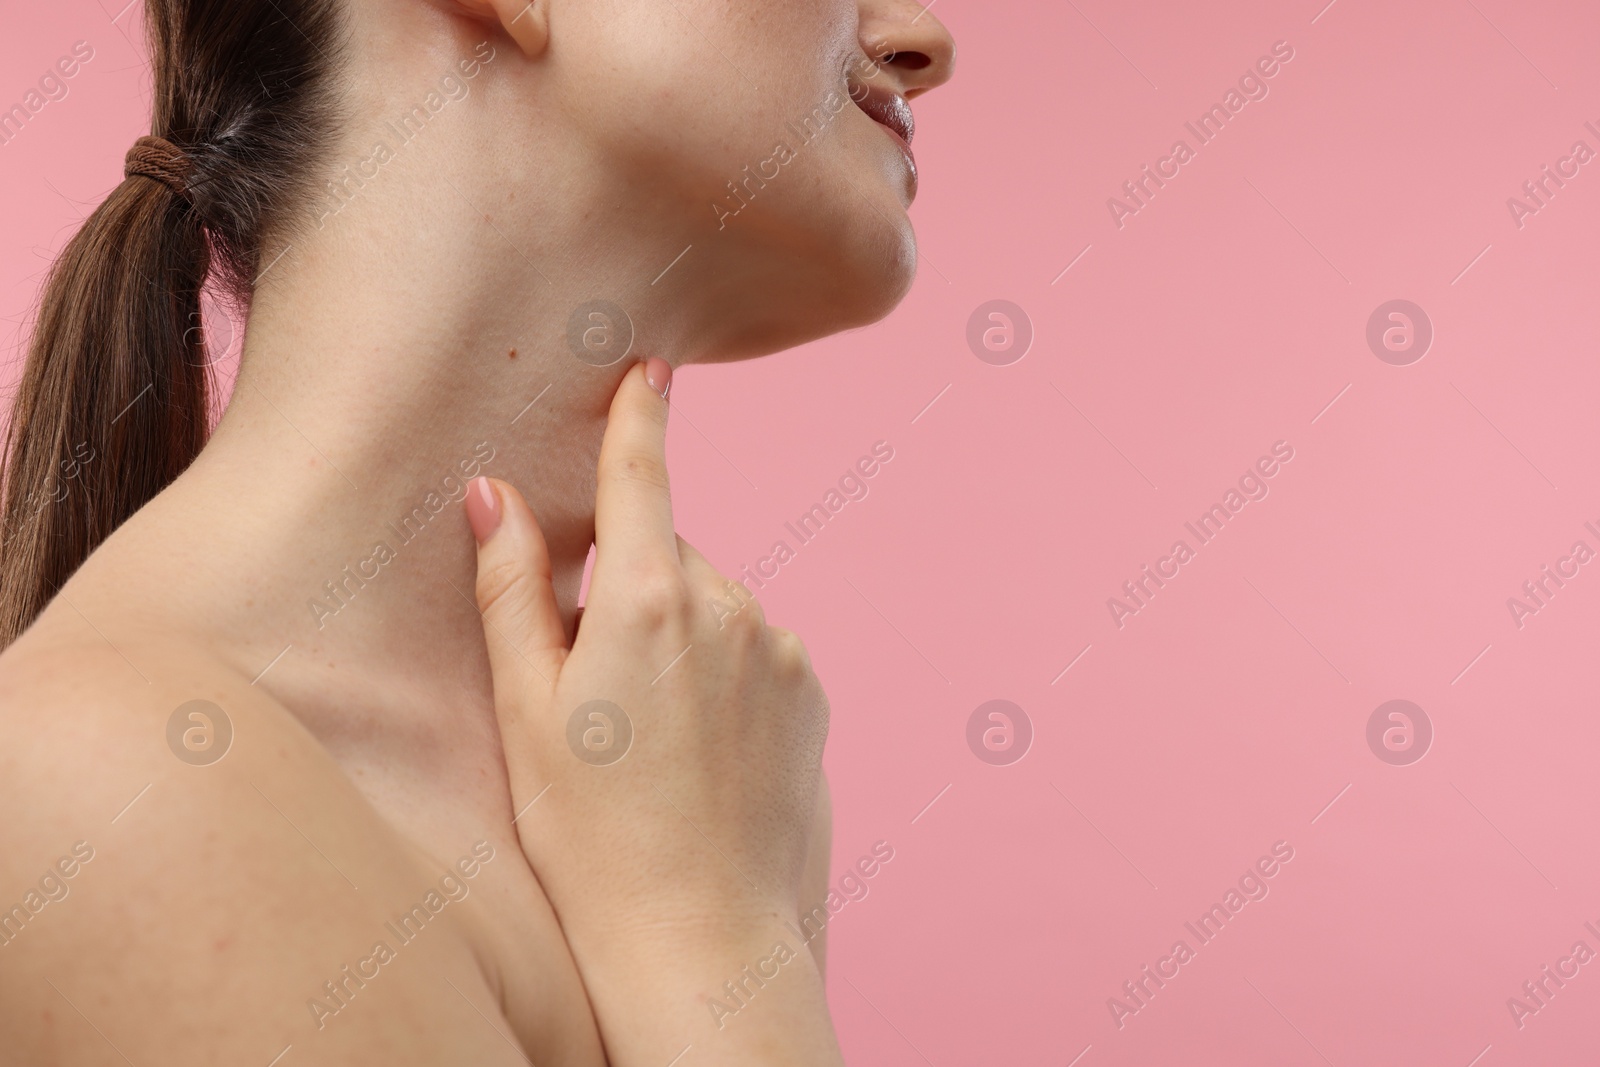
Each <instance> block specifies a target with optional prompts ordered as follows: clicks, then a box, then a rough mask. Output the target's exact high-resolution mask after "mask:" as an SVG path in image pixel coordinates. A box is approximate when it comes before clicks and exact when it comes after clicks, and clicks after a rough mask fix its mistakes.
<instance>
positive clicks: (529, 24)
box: [457, 0, 550, 59]
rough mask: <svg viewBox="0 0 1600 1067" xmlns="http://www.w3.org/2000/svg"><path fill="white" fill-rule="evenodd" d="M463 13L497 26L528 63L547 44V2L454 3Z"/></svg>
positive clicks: (492, 0)
mask: <svg viewBox="0 0 1600 1067" xmlns="http://www.w3.org/2000/svg"><path fill="white" fill-rule="evenodd" d="M457 2H458V4H459V5H460V7H462V8H464V9H466V11H467V13H468V14H470V15H473V16H476V17H477V18H480V19H482V20H483V21H484V22H487V23H491V24H493V25H498V26H499V27H500V28H501V29H503V30H505V31H506V33H508V34H509V35H510V36H511V39H512V40H513V41H515V42H516V44H517V48H518V49H520V50H521V52H522V54H523V55H525V56H527V57H528V58H530V59H532V58H533V57H535V56H537V55H539V54H540V53H542V52H543V51H544V50H545V48H546V46H548V45H549V43H550V13H549V6H550V0H457Z"/></svg>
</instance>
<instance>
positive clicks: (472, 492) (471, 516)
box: [467, 478, 500, 545]
mask: <svg viewBox="0 0 1600 1067" xmlns="http://www.w3.org/2000/svg"><path fill="white" fill-rule="evenodd" d="M467 522H468V523H470V524H471V526H472V536H473V537H476V538H477V539H478V544H480V545H481V544H483V543H484V542H485V541H487V540H489V538H490V537H491V536H493V535H494V532H495V531H496V530H498V529H499V528H500V496H499V494H498V493H496V492H495V491H494V486H492V485H490V484H489V479H487V478H474V479H472V484H471V485H470V486H468V487H467Z"/></svg>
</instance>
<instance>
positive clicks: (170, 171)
mask: <svg viewBox="0 0 1600 1067" xmlns="http://www.w3.org/2000/svg"><path fill="white" fill-rule="evenodd" d="M190 169H191V168H190V165H189V157H188V156H186V155H184V153H183V150H182V149H181V148H179V147H178V146H177V145H175V144H173V143H172V142H171V141H169V140H167V139H166V138H165V137H141V138H139V139H138V140H137V141H135V142H133V147H132V148H130V149H128V155H127V157H126V158H125V159H124V160H123V163H122V173H123V175H124V176H125V177H128V178H135V177H138V178H149V179H150V180H152V181H158V182H160V183H161V184H162V185H165V186H166V187H167V188H168V189H171V190H172V191H173V192H175V193H177V194H178V195H179V196H181V197H183V198H184V199H185V200H187V199H189V187H188V185H187V184H186V182H185V179H186V178H187V177H188V176H189V171H190Z"/></svg>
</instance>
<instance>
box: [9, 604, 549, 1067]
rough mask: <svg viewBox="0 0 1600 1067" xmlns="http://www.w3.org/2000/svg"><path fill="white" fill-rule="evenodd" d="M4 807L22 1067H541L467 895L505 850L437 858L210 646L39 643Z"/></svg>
mask: <svg viewBox="0 0 1600 1067" xmlns="http://www.w3.org/2000/svg"><path fill="white" fill-rule="evenodd" d="M0 810H4V811H6V812H8V813H9V815H8V817H7V818H5V819H3V820H0V1031H3V1032H5V1033H6V1034H7V1035H8V1039H7V1041H5V1042H3V1043H0V1045H3V1046H4V1047H0V1064H9V1063H17V1064H22V1063H28V1064H33V1063H60V1064H78V1063H83V1064H90V1063H102V1062H114V1061H118V1060H127V1061H131V1062H134V1063H158V1062H160V1063H172V1064H180V1065H184V1064H191V1063H192V1064H196V1065H199V1064H212V1063H217V1062H223V1061H230V1062H244V1063H252V1062H254V1063H260V1064H263V1065H264V1064H267V1063H269V1062H273V1060H274V1057H276V1056H279V1055H280V1054H281V1053H284V1051H285V1050H286V1049H290V1050H292V1051H290V1052H288V1054H287V1055H286V1056H285V1058H284V1060H283V1061H282V1062H283V1063H284V1065H285V1067H291V1062H290V1060H289V1059H288V1057H289V1056H292V1057H293V1058H294V1059H293V1062H294V1063H306V1062H309V1063H328V1064H335V1063H340V1064H342V1063H366V1062H390V1063H396V1064H412V1063H417V1064H420V1063H425V1062H426V1063H435V1062H445V1061H458V1060H461V1061H466V1062H478V1063H520V1062H522V1057H521V1055H520V1054H518V1053H516V1052H515V1051H513V1050H512V1049H511V1048H510V1046H509V1045H508V1043H507V1042H506V1040H505V1039H504V1038H503V1037H501V1036H500V1034H499V1033H497V1032H496V1030H495V1029H494V1028H492V1027H491V1026H490V1025H487V1024H486V1020H487V1019H490V1018H494V1019H499V1018H500V1011H499V1007H498V1005H497V1003H495V1001H496V1000H497V994H496V992H495V991H494V990H493V989H491V988H490V982H489V980H488V979H487V978H486V976H485V971H484V968H483V967H482V966H480V964H479V963H478V962H477V959H476V957H475V954H474V953H473V951H472V948H471V944H472V943H473V940H474V938H473V937H472V936H470V934H469V933H468V932H467V928H468V927H469V925H470V924H471V922H472V917H471V914H470V912H469V911H468V910H467V907H466V906H465V905H458V906H455V907H454V910H453V911H452V907H451V905H452V904H453V902H454V901H457V900H461V899H464V898H465V895H466V892H467V891H468V889H469V888H470V882H471V880H472V879H473V878H474V877H477V876H478V875H479V873H480V872H481V870H482V869H483V867H484V866H485V865H486V864H488V863H492V862H493V859H494V857H493V855H492V854H493V852H494V849H493V847H492V846H488V845H487V844H486V843H483V842H473V841H463V842H461V846H460V853H461V856H460V861H461V862H460V863H459V864H457V863H454V862H451V863H448V864H447V865H446V866H445V867H444V869H439V870H435V869H433V868H434V867H435V866H440V865H439V864H437V863H436V862H435V861H432V860H428V859H426V858H423V857H421V856H419V854H418V852H417V850H416V849H415V848H412V847H410V846H409V845H408V844H407V843H406V842H405V840H404V839H403V838H401V837H400V836H399V835H398V834H397V833H396V832H395V831H394V830H393V829H392V828H391V827H390V826H389V825H388V824H387V823H386V822H385V821H384V820H383V819H381V818H380V817H379V816H378V815H377V813H376V812H375V811H373V810H372V808H371V807H370V806H369V805H368V804H367V803H366V802H365V800H364V799H363V798H362V796H361V795H360V794H359V792H358V791H357V790H356V789H355V787H354V786H353V785H351V784H350V782H349V781H348V779H347V778H345V776H344V775H343V774H341V773H340V772H339V769H338V768H337V766H336V765H335V764H334V763H333V761H332V760H331V758H330V757H328V755H327V754H326V752H325V751H323V750H322V749H321V747H320V746H318V745H317V744H316V742H315V740H314V739H313V738H311V737H310V735H309V734H307V733H306V732H305V730H304V729H303V727H301V726H300V724H299V722H298V721H297V720H296V719H295V718H294V717H293V716H292V715H290V714H289V713H288V712H287V711H286V710H285V709H284V708H282V707H281V706H279V705H277V704H276V703H275V702H273V701H272V700H271V699H270V698H268V697H267V696H266V695H265V694H263V693H261V692H260V691H259V690H258V689H255V688H253V687H252V686H251V685H250V684H249V680H248V679H244V678H240V677H238V676H237V675H236V674H234V673H232V672H230V671H229V670H228V669H226V668H225V666H224V665H222V664H221V663H220V662H218V661H216V660H214V659H212V658H209V657H208V656H207V655H206V654H205V653H204V652H203V651H202V650H200V649H199V648H197V647H195V646H193V645H185V644H184V643H183V642H181V641H176V640H171V639H162V638H160V637H159V636H156V635H151V636H149V637H147V638H141V639H139V640H122V639H119V640H118V641H117V644H116V645H115V646H113V645H112V644H111V643H110V642H109V641H107V640H105V639H104V638H103V637H100V638H98V639H96V635H95V634H94V633H93V631H92V630H90V631H89V632H87V633H77V632H74V631H73V629H72V627H70V626H55V627H40V628H38V629H36V630H35V631H30V633H29V634H26V635H24V636H23V638H22V639H21V640H19V641H18V642H17V644H16V645H14V646H12V648H10V649H8V650H7V651H6V653H5V654H4V655H3V656H0ZM451 859H452V860H454V859H455V857H452V858H451ZM107 1046H111V1047H110V1048H108V1047H107ZM113 1049H114V1050H115V1051H113Z"/></svg>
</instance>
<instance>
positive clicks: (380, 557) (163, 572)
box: [0, 0, 953, 1067]
mask: <svg viewBox="0 0 1600 1067" xmlns="http://www.w3.org/2000/svg"><path fill="white" fill-rule="evenodd" d="M146 6H147V13H148V18H149V24H150V30H151V36H152V42H153V48H152V51H153V55H154V66H155V97H154V100H155V103H154V116H153V120H152V136H151V137H149V138H142V139H141V140H140V141H139V142H138V143H137V144H136V145H135V147H134V148H133V149H132V150H131V151H130V152H129V153H128V159H127V164H126V174H127V177H126V180H124V181H123V183H122V184H121V185H120V186H119V187H118V188H117V189H116V190H115V191H113V192H112V193H111V195H110V197H109V198H108V199H107V201H106V202H105V203H104V204H103V205H102V206H101V207H100V208H99V209H98V210H97V211H96V212H95V214H94V215H93V216H92V217H91V218H90V219H89V220H88V221H87V222H86V224H85V225H84V227H83V229H82V231H81V232H80V233H79V234H78V235H77V236H76V237H75V238H74V239H73V241H72V242H71V243H70V244H69V246H68V247H67V249H66V251H65V252H64V253H63V255H62V257H61V259H60V260H59V262H58V263H57V265H56V268H55V270H54V272H53V274H52V277H51V279H50V282H49V284H48V287H47V291H46V294H45V297H44V299H43V303H42V306H41V311H40V315H39V321H38V325H37V331H36V335H35V338H34V342H33V346H32V349H31V351H30V356H29V361H28V365H27V369H26V372H25V377H24V382H23V386H22V389H21V392H20V394H19V398H18V401H17V406H16V409H15V412H14V414H13V420H12V425H11V435H12V438H11V450H10V455H9V460H8V467H7V472H6V493H5V522H4V529H3V552H4V573H3V581H0V601H3V610H4V612H5V616H4V624H3V635H4V640H6V641H8V642H10V644H9V647H8V648H7V650H6V652H5V654H4V656H3V657H0V691H3V693H4V698H5V705H4V706H5V708H6V714H5V715H4V718H3V719H0V807H3V809H4V810H6V811H8V812H11V813H12V815H11V817H9V818H8V819H7V820H6V822H5V830H4V834H3V838H0V841H3V847H0V1028H3V1030H4V1032H5V1033H6V1034H7V1035H8V1041H7V1042H6V1043H5V1050H4V1053H3V1057H4V1058H6V1059H5V1061H6V1062H16V1063H28V1064H35V1063H64V1064H76V1063H100V1062H109V1061H110V1060H112V1059H117V1058H119V1057H120V1058H122V1059H125V1060H127V1061H129V1062H133V1063H148V1062H163V1063H169V1064H173V1063H176V1064H185V1063H193V1064H207V1065H209V1064H213V1063H217V1062H223V1061H225V1060H226V1061H227V1062H240V1063H252V1062H256V1063H260V1064H263V1065H265V1064H268V1063H282V1064H284V1065H285V1067H291V1065H292V1064H294V1063H296V1062H308V1063H314V1062H320V1063H329V1064H333V1063H338V1064H345V1063H368V1062H372V1063H378V1062H382V1063H386V1064H413V1063H414V1064H424V1063H428V1064H432V1063H440V1062H452V1063H485V1064H487V1063H507V1064H511V1063H521V1062H525V1061H531V1062H533V1063H538V1064H547V1063H565V1064H585V1063H593V1064H600V1063H605V1062H609V1063H611V1064H614V1065H619V1067H623V1065H625V1067H633V1065H636V1064H637V1065H639V1067H664V1065H666V1064H668V1063H669V1062H676V1061H677V1059H676V1058H681V1060H682V1062H683V1063H685V1064H691V1063H696V1062H698V1063H747V1062H758V1063H773V1064H778V1063H791V1062H792V1063H807V1064H810V1063H831V1062H838V1059H839V1053H838V1049H837V1045H836V1042H835V1040H834V1037H833V1032H832V1028H831V1024H830V1023H829V1020H828V1016H827V1010H826V1003H825V999H824V995H823V986H822V979H821V974H822V966H821V963H822V960H821V943H820V940H817V939H814V938H813V937H812V936H811V934H812V931H811V928H810V927H809V926H807V925H806V924H804V923H803V922H802V921H801V915H802V914H803V913H804V912H806V911H809V909H810V908H811V906H812V905H814V904H815V903H816V901H817V900H819V899H820V898H821V896H822V895H823V892H824V887H825V885H826V881H827V847H828V833H827V806H826V799H825V792H826V791H825V789H822V788H820V786H819V765H820V757H821V750H822V742H823V738H824V736H825V733H826V708H827V705H826V699H825V697H824V696H823V695H822V692H821V689H820V687H819V686H818V684H817V682H816V679H815V677H814V676H813V675H812V673H811V670H810V666H809V662H808V660H807V658H806V655H805V652H804V650H803V648H802V647H801V646H800V644H799V642H798V640H797V639H796V638H794V636H793V635H792V634H789V633H787V632H785V631H782V630H777V629H774V628H771V627H768V626H766V624H765V622H764V621H763V619H762V615H761V611H760V608H759V606H757V605H756V604H755V603H754V602H753V599H752V598H751V596H750V594H749V592H748V590H746V589H745V588H744V587H743V586H740V585H736V584H734V583H729V582H727V581H726V580H724V579H723V578H722V577H721V576H719V575H717V574H716V572H715V571H714V570H713V569H712V568H711V566H710V565H709V564H708V563H707V562H706V561H705V559H704V558H703V557H702V556H700V555H699V554H698V553H697V552H696V551H695V550H694V549H693V548H692V547H691V546H689V545H688V544H687V543H685V542H684V541H683V540H682V539H681V538H678V537H677V536H676V535H675V534H674V532H673V527H672V515H671V505H670V500H669V497H668V492H667V483H666V473H665V472H666V468H665V465H664V461H663V442H664V434H665V426H666V420H667V408H668V401H667V397H668V395H669V382H670V378H671V371H672V368H673V367H674V366H677V365H680V364H683V363H686V362H710V361H720V360H729V359H738V358H745V357H750V356H756V355H761V354H764V353H768V352H773V351H776V350H778V349H781V348H784V347H787V346H791V345H794V344H798V343H800V342H803V341H806V340H808V339H812V338H815V337H818V336H821V335H824V334H827V333H830V332H834V331H837V330H840V329H844V328H847V327H851V326H856V325H860V324H863V323H867V322H871V321H874V320H876V319H878V318H880V317H882V316H883V315H884V314H886V313H887V312H888V311H889V310H890V309H891V308H892V307H893V306H894V305H895V303H896V302H897V301H898V300H899V298H900V297H901V296H902V295H903V293H904V292H905V290H906V288H907V287H908V285H909V283H910V280H911V276H912V270H913V267H914V263H915V252H914V244H913V239H912V235H911V229H910V226H909V223H908V222H907V219H906V214H905V212H906V208H907V207H908V205H909V204H910V201H911V198H912V196H913V194H914V190H915V183H916V175H915V167H914V163H913V162H912V159H911V155H910V150H909V146H908V144H907V142H908V141H909V140H910V133H911V130H910V120H909V115H910V113H909V110H908V108H907V107H906V101H907V100H909V99H911V98H914V97H915V96H916V95H918V94H919V93H921V92H924V91H926V90H927V89H929V88H932V87H933V86H936V85H937V84H939V83H941V82H942V81H944V80H945V79H946V78H948V76H949V74H950V71H951V63H952V58H953V46H952V44H951V41H950V40H949V38H948V36H947V35H946V33H945V31H944V30H943V28H942V27H941V26H940V25H939V23H938V22H937V20H936V19H935V18H934V16H933V15H931V14H928V13H927V12H925V11H924V10H923V9H922V8H921V7H919V6H918V5H917V4H915V3H912V2H911V0H803V2H801V3H776V2H761V3H752V4H748V5H744V6H741V7H737V8H730V7H729V6H728V5H725V4H721V3H716V2H713V0H668V2H666V3H658V2H655V0H650V2H638V3H635V2H627V0H610V2H594V0H535V2H533V3H528V2H527V0H456V2H447V0H228V2H226V3H224V2H221V0H147V5H146ZM208 279H209V282H210V284H211V285H212V286H214V287H216V286H220V287H222V290H223V291H224V292H226V293H230V294H232V295H233V296H234V297H235V298H236V299H237V300H239V301H240V302H241V303H242V304H243V303H247V304H248V310H249V332H248V336H247V338H246V343H245V350H244V355H243V357H242V361H241V369H240V372H239V378H238V381H237V383H236V386H235V388H234V392H233V397H232V400H231V402H230V404H229V406H228V409H227V411H226V414H225V415H224V416H223V417H222V418H221V420H220V422H219V423H218V425H217V426H216V429H215V432H214V433H213V434H211V435H210V440H209V441H208V442H207V441H206V436H207V435H206V430H207V426H208V411H207V403H206V401H207V391H206V377H207V372H208V367H207V366H206V364H207V355H206V352H207V349H206V347H205V342H204V337H203V334H202V332H201V331H200V330H199V329H197V325H198V322H199V316H198V312H199V303H198V299H199V294H200V291H201V288H202V285H203V284H205V283H206V282H207V281H208ZM645 355H647V356H648V357H649V358H648V360H644V359H642V358H641V357H642V356H645ZM757 402H760V401H757ZM202 443H204V444H205V447H204V450H203V451H201V449H200V446H201V444H202ZM490 475H492V476H493V477H489V476H490ZM469 479H470V481H469ZM513 485H515V486H517V487H520V489H521V492H520V493H519V492H518V490H517V489H515V488H513ZM524 494H525V496H526V499H525V500H524ZM458 502H459V503H458ZM463 512H465V516H463ZM535 516H537V519H535ZM469 526H470V529H471V531H472V535H469V534H468V532H467V528H468V527H469ZM474 542H476V548H475V547H474ZM591 543H593V544H594V545H595V548H596V560H595V565H594V573H593V577H592V582H591V589H590V592H589V597H588V601H587V608H586V611H585V614H584V618H583V623H582V629H581V636H580V631H579V627H578V622H579V619H578V613H577V607H576V602H577V598H578V592H579V587H580V584H581V579H582V574H583V569H584V564H585V559H586V555H587V552H588V550H589V547H590V545H591ZM474 583H475V587H476V588H475V591H474V589H472V588H469V586H472V585H474ZM19 812H26V813H27V814H26V816H20V815H18V814H17V813H19ZM107 1046H110V1047H109V1048H108V1047H107ZM274 1057H277V1059H274Z"/></svg>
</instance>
